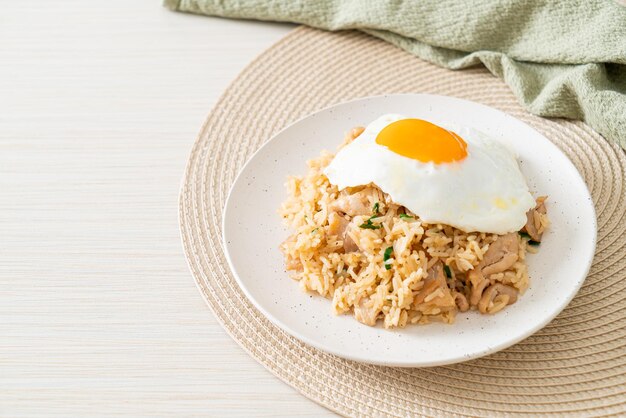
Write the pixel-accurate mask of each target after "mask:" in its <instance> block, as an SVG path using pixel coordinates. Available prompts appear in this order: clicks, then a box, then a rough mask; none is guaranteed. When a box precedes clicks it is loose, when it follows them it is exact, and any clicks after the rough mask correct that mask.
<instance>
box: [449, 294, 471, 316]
mask: <svg viewBox="0 0 626 418" xmlns="http://www.w3.org/2000/svg"><path fill="white" fill-rule="evenodd" d="M452 297H453V298H454V303H455V304H456V307H457V308H459V311H461V312H467V310H468V309H469V303H468V302H467V298H466V297H465V295H464V294H463V293H459V292H452Z"/></svg>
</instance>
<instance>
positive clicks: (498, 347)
mask: <svg viewBox="0 0 626 418" xmlns="http://www.w3.org/2000/svg"><path fill="white" fill-rule="evenodd" d="M406 96H411V97H425V98H428V97H437V98H445V99H446V100H455V101H458V102H461V103H464V104H470V105H472V106H478V107H482V108H485V109H488V110H489V111H495V112H497V113H500V114H502V115H504V116H505V117H507V118H511V119H514V120H515V121H517V122H519V123H522V124H524V125H525V126H527V127H528V128H530V129H532V130H533V131H535V132H537V133H538V134H539V135H540V136H541V138H542V140H544V141H545V142H546V143H547V144H548V146H550V147H552V149H553V150H554V151H556V152H557V153H558V154H560V155H561V156H563V157H564V158H565V160H566V161H567V163H568V164H569V165H570V166H571V168H573V171H574V173H575V174H576V175H577V176H578V180H580V181H581V183H582V184H583V186H584V189H585V192H586V194H587V195H586V196H585V197H586V198H588V199H585V200H586V201H588V202H589V207H590V209H591V212H592V215H593V216H592V217H591V222H592V224H593V225H592V226H593V228H592V232H593V234H592V237H591V238H592V239H591V240H590V241H591V245H590V246H589V247H588V248H589V250H590V255H589V256H588V257H587V261H586V264H585V266H584V268H583V269H581V272H583V273H582V274H581V276H582V277H583V280H580V281H578V283H577V284H576V285H575V287H574V288H573V290H572V292H571V293H570V294H569V295H568V297H567V298H565V299H564V300H563V303H562V304H561V305H560V306H558V308H557V309H555V311H554V312H553V313H552V314H551V315H546V316H545V317H543V319H542V320H541V321H538V322H537V324H536V325H535V326H533V327H531V328H529V329H528V330H527V331H525V332H522V333H520V334H519V335H517V336H516V337H515V338H510V339H509V340H506V341H503V342H500V343H499V344H494V345H489V346H488V347H487V348H486V349H484V350H478V351H476V352H474V353H472V354H470V355H466V354H460V355H456V356H451V357H448V358H447V359H445V360H438V361H380V360H376V359H372V358H369V357H368V358H365V357H363V356H360V355H348V354H346V353H344V352H339V351H337V350H335V349H333V348H331V347H329V346H326V345H324V344H322V343H320V342H318V341H317V340H315V339H311V338H309V337H307V336H305V335H302V334H300V333H298V332H297V331H296V330H294V329H292V328H290V327H289V326H286V325H285V324H284V323H283V322H282V321H280V319H278V318H276V317H275V316H274V315H272V314H270V313H269V312H268V311H267V310H266V309H265V308H264V307H263V305H262V304H260V303H259V302H258V301H257V300H256V299H255V298H254V297H253V296H252V294H251V293H250V292H249V290H248V289H247V287H246V286H245V285H244V284H243V281H242V280H241V278H240V277H239V274H238V273H237V269H236V268H235V265H234V263H233V260H232V258H231V255H230V251H229V246H228V244H227V242H228V240H227V238H226V230H227V228H226V219H227V213H228V211H229V208H231V207H232V205H233V203H232V201H233V190H234V188H235V186H236V185H237V184H238V182H239V181H240V180H241V178H242V176H243V173H244V172H245V171H246V169H247V168H248V166H249V165H250V164H251V163H252V161H253V160H254V159H255V158H256V157H257V156H258V154H260V153H261V152H262V151H263V150H264V149H265V148H266V147H267V146H269V144H270V143H272V142H273V141H274V140H275V139H276V138H277V137H278V136H280V135H281V134H282V133H283V132H285V131H286V130H288V129H291V128H292V127H293V126H294V125H297V124H298V123H300V122H302V121H304V120H306V119H308V118H311V117H314V116H317V115H318V114H320V113H323V112H326V111H328V110H330V109H333V108H335V107H338V106H343V105H347V104H352V103H356V102H360V101H367V100H375V99H382V98H393V97H406ZM231 210H232V209H231ZM221 228H222V231H221V239H222V248H223V251H224V257H225V258H226V261H227V264H228V267H229V269H230V272H231V273H232V275H233V277H234V278H235V281H236V282H237V285H238V286H239V289H240V290H241V291H242V292H243V293H244V295H245V296H246V298H247V299H248V301H249V302H250V303H252V305H253V306H254V307H255V308H256V309H258V310H259V311H260V312H261V313H262V314H263V316H264V317H265V318H266V319H268V320H269V321H270V322H271V323H272V324H273V325H275V326H277V327H278V328H280V329H281V330H282V331H284V332H286V333H287V334H289V335H290V336H292V337H294V338H296V339H297V340H299V341H301V342H304V343H305V344H307V345H309V346H311V347H314V348H316V349H319V350H321V351H323V352H325V353H329V354H332V355H335V356H337V357H340V358H343V359H347V360H351V361H356V362H360V363H364V364H372V365H377V366H390V367H436V366H444V365H451V364H456V363H462V362H466V361H470V360H475V359H478V358H481V357H485V356H488V355H490V354H494V353H496V352H499V351H502V350H504V349H506V348H509V347H511V346H513V345H515V344H517V343H519V342H520V341H522V340H524V339H526V338H528V337H530V336H531V335H533V334H535V333H536V332H537V331H539V330H541V329H542V328H544V327H545V326H546V325H548V324H549V323H550V322H551V321H552V320H554V318H556V317H557V316H558V315H559V314H560V313H561V312H562V311H563V310H564V309H565V308H566V307H567V306H568V305H569V304H570V302H571V301H572V300H573V299H574V297H576V295H577V294H578V292H579V291H580V288H581V287H582V285H583V283H584V282H585V280H586V278H587V276H588V275H589V271H590V269H591V266H592V264H593V259H594V257H595V250H596V245H597V237H598V224H597V213H596V208H595V205H594V203H593V199H592V196H591V193H590V192H589V187H588V186H587V183H586V182H585V180H584V178H583V177H582V175H581V173H580V171H579V170H578V169H577V168H576V166H575V165H574V163H573V162H572V161H571V159H570V158H569V157H568V156H567V154H565V153H564V152H563V151H561V149H559V147H558V146H556V145H555V144H554V143H553V142H552V141H550V140H549V139H548V138H547V137H546V136H545V135H544V134H543V133H541V132H539V131H538V130H537V129H535V128H534V127H532V126H531V125H529V124H528V123H526V122H525V121H523V120H520V119H518V118H516V117H515V116H513V115H510V114H508V113H506V112H504V111H502V110H500V109H496V108H494V107H491V106H488V105H485V104H483V103H479V102H475V101H472V100H468V99H462V98H459V97H455V96H447V95H443V94H430V93H392V94H380V95H372V96H363V97H358V98H355V99H351V100H346V101H340V102H337V103H333V104H330V105H328V106H325V107H323V108H320V109H318V110H316V111H313V112H310V113H307V114H306V115H304V116H302V117H300V118H298V119H296V120H294V121H292V122H290V123H289V124H288V125H286V126H285V127H283V128H282V129H280V130H278V131H277V132H275V133H274V134H272V136H271V137H270V138H268V139H267V140H266V141H265V142H263V144H261V146H260V147H259V148H258V149H257V150H256V151H254V153H252V155H251V156H250V157H249V158H248V159H247V160H246V162H245V163H244V164H243V165H242V167H241V169H240V170H239V172H238V173H237V175H236V176H235V178H234V180H233V182H232V184H231V185H230V188H229V191H228V196H227V198H226V201H225V203H224V207H223V209H222V221H221ZM435 325H436V324H435ZM387 331H388V332H393V331H390V330H387Z"/></svg>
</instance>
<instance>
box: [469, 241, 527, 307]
mask: <svg viewBox="0 0 626 418" xmlns="http://www.w3.org/2000/svg"><path fill="white" fill-rule="evenodd" d="M518 246H519V236H518V234H517V233H516V232H511V233H509V234H506V235H502V236H500V237H498V239H497V240H495V241H494V242H492V243H491V244H490V245H489V249H488V250H487V252H485V254H484V256H483V259H482V260H481V262H480V263H479V264H478V265H477V266H476V267H475V268H474V270H471V271H470V272H469V274H468V279H469V281H470V283H471V285H472V286H471V287H472V290H471V294H470V304H471V305H472V306H477V305H478V302H479V301H480V298H481V297H482V294H483V291H484V290H485V289H486V288H487V286H489V284H490V282H489V279H488V277H489V276H490V275H492V274H496V273H501V272H503V271H506V270H507V269H509V268H510V267H511V266H513V264H515V262H516V261H517V259H518V254H517V250H518Z"/></svg>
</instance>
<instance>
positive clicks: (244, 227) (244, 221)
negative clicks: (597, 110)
mask: <svg viewBox="0 0 626 418" xmlns="http://www.w3.org/2000/svg"><path fill="white" fill-rule="evenodd" d="M385 113H399V114H404V115H407V116H411V117H417V118H421V119H426V120H429V121H432V122H434V123H438V122H440V123H443V122H444V121H447V122H454V123H457V124H459V125H467V126H470V127H473V128H476V129H478V130H481V131H483V132H485V133H487V134H490V135H491V136H492V137H494V138H496V139H498V140H500V141H503V142H506V143H508V144H509V145H510V146H512V147H513V149H515V150H516V151H517V153H518V155H519V160H520V166H521V169H522V171H523V173H524V175H525V176H526V179H527V181H528V185H529V187H530V189H531V192H533V194H534V195H535V196H537V195H539V194H541V195H544V194H546V195H548V196H549V204H548V211H549V212H548V213H549V216H550V220H551V222H552V224H551V227H550V229H549V231H548V232H547V234H546V235H545V236H544V240H543V242H542V244H541V247H540V251H539V253H538V254H535V255H533V254H530V255H529V256H528V265H529V274H530V278H531V284H530V288H529V289H528V290H527V291H526V293H525V294H524V295H523V296H522V297H521V298H520V299H519V300H518V302H517V303H515V304H514V305H511V306H509V307H507V309H505V310H504V311H502V312H500V313H498V314H497V315H494V316H488V315H480V314H478V313H476V312H468V313H465V314H461V313H459V314H458V315H457V319H456V322H455V323H454V324H453V325H446V324H438V323H435V324H430V325H427V326H408V327H407V328H405V329H401V330H386V329H384V328H383V327H382V326H381V325H379V326H377V327H368V326H365V325H362V324H360V323H359V322H357V321H356V320H355V319H353V318H352V316H351V315H343V316H335V315H334V314H333V313H332V309H331V301H330V300H328V299H324V298H322V297H320V296H317V295H312V294H307V293H304V292H302V291H301V290H300V288H299V285H298V283H297V282H295V281H293V280H292V279H290V278H289V276H288V275H287V273H286V272H285V270H284V268H283V257H282V254H281V253H280V251H279V249H278V246H279V244H280V243H281V242H282V241H283V240H284V239H285V238H286V237H287V236H288V234H289V233H288V231H287V229H286V228H285V227H284V226H283V225H282V220H281V218H280V217H279V215H278V214H277V210H278V208H279V206H280V203H281V202H282V201H283V200H284V199H285V198H286V190H285V187H284V183H285V181H286V178H287V176H288V175H294V174H295V175H302V174H304V173H305V171H306V165H305V162H306V160H308V159H311V158H315V157H318V156H319V154H320V152H321V151H322V150H323V149H327V150H331V151H333V152H334V151H335V150H336V148H337V146H338V144H339V143H340V142H341V141H342V139H343V136H344V134H345V132H347V131H348V130H350V129H351V128H352V127H354V126H356V125H366V124H368V123H369V122H370V121H372V120H374V119H375V118H377V117H378V116H380V115H382V114H385ZM223 231H224V243H225V248H226V255H227V258H228V262H229V264H230V267H231V269H232V271H233V273H234V275H235V277H236V279H237V281H238V283H239V285H240V286H241V288H242V289H243V291H244V292H245V294H246V295H247V296H248V298H250V300H251V301H252V303H254V305H255V306H256V307H257V308H258V309H259V310H260V311H261V312H263V314H265V315H266V316H267V317H268V318H269V319H270V320H271V321H272V322H273V323H274V324H276V325H278V326H279V327H281V328H282V329H284V330H285V331H286V332H288V333H289V334H291V335H293V336H295V337H297V338H299V339H300V340H302V341H304V342H305V343H307V344H310V345H312V346H315V347H317V348H319V349H321V350H324V351H327V352H329V353H333V354H336V355H338V356H340V357H344V358H347V359H351V360H357V361H363V362H367V363H374V364H381V365H393V366H435V365H442V364H450V363H455V362H460V361H465V360H469V359H473V358H477V357H481V356H484V355H486V354H490V353H493V352H495V351H498V350H501V349H503V348H506V347H508V346H510V345H512V344H514V343H516V342H518V341H520V340H522V339H524V338H526V337H528V336H529V335H531V334H532V333H534V332H535V331H537V330H539V329H540V328H542V327H543V326H545V325H546V324H547V323H548V322H550V320H552V319H553V318H554V317H555V316H556V315H557V314H558V313H559V312H560V311H561V310H562V309H563V308H565V306H566V305H567V304H568V303H569V301H570V300H571V299H572V298H573V297H574V295H575V294H576V292H577V291H578V289H579V288H580V286H581V284H582V283H583V281H584V280H585V277H586V275H587V272H588V270H589V267H590V265H591V260H592V258H593V254H594V249H595V242H596V218H595V212H594V208H593V204H592V201H591V197H590V195H589V191H588V190H587V187H586V186H585V183H584V182H583V180H582V178H581V177H580V175H579V173H578V171H577V170H576V168H575V167H574V166H573V165H572V163H571V162H570V161H569V160H568V158H567V157H566V156H565V155H564V154H563V153H562V152H561V151H560V150H559V149H558V148H557V147H556V146H554V145H553V144H552V143H551V142H550V141H549V140H548V139H546V138H545V137H544V136H542V135H541V134H540V133H538V132H537V131H535V130H534V129H532V128H531V127H530V126H528V125H526V124H525V123H523V122H521V121H519V120H517V119H515V118H513V117H511V116H509V115H507V114H505V113H502V112H500V111H498V110H495V109H492V108H490V107H487V106H484V105H481V104H477V103H473V102H470V101H466V100H461V99H456V98H452V97H445V96H434V95H425V94H410V95H390V96H377V97H368V98H363V99H358V100H355V101H352V102H348V103H343V104H339V105H336V106H332V107H329V108H326V109H324V110H321V111H319V112H317V113H314V114H312V115H310V116H307V117H305V118H304V119H301V120H299V121H298V122H296V123H294V124H293V125H291V126H289V127H287V128H286V129H284V130H283V131H281V132H280V133H278V134H277V135H276V136H275V137H273V138H272V139H271V140H270V141H268V142H267V143H266V144H265V145H264V146H263V147H262V148H261V149H260V150H259V151H258V152H257V153H256V154H255V155H254V156H253V157H252V159H251V160H250V161H249V162H248V163H247V164H246V166H245V167H244V169H243V170H242V172H241V173H240V175H239V176H238V178H237V180H236V181H235V184H234V185H233V188H232V190H231V192H230V196H229V198H228V201H227V203H226V208H225V212H224V229H223Z"/></svg>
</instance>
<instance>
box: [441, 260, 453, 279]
mask: <svg viewBox="0 0 626 418" xmlns="http://www.w3.org/2000/svg"><path fill="white" fill-rule="evenodd" d="M443 271H445V272H446V277H447V278H448V279H451V278H452V271H451V270H450V267H449V266H446V265H445V264H444V265H443Z"/></svg>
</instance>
